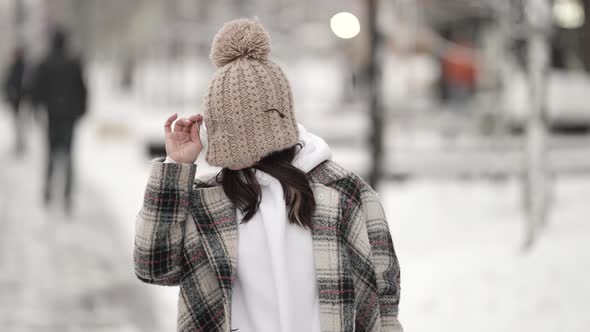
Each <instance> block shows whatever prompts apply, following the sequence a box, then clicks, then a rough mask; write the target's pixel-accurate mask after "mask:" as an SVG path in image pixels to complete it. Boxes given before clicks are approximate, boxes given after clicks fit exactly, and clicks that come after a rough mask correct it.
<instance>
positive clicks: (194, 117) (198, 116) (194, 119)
mask: <svg viewBox="0 0 590 332" xmlns="http://www.w3.org/2000/svg"><path fill="white" fill-rule="evenodd" d="M188 119H189V121H193V122H197V121H199V120H202V119H203V116H202V115H201V114H195V115H192V116H191V117H189V118H188Z"/></svg>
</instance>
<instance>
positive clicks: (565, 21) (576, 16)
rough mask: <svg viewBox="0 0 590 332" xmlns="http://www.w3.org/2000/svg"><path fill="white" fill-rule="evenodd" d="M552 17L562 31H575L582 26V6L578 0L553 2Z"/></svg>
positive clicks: (556, 0) (583, 16)
mask: <svg viewBox="0 0 590 332" xmlns="http://www.w3.org/2000/svg"><path fill="white" fill-rule="evenodd" d="M553 17H554V18H555V22H556V23H557V25H558V26H559V27H561V28H564V29H577V28H580V27H582V26H583V25H584V21H585V20H586V17H585V15H584V5H583V4H582V3H580V1H579V0H555V3H554V4H553Z"/></svg>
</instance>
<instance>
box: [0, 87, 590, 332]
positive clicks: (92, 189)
mask: <svg viewBox="0 0 590 332" xmlns="http://www.w3.org/2000/svg"><path fill="white" fill-rule="evenodd" d="M137 108H138V107H137V105H134V104H133V102H132V101H130V100H125V99H120V98H114V97H113V96H111V97H110V99H109V100H105V99H104V98H94V105H93V113H92V114H91V115H89V116H88V117H87V118H86V119H85V120H84V122H83V123H82V124H81V126H80V128H79V130H78V138H79V140H78V142H77V144H76V153H77V154H76V162H77V169H78V172H77V177H78V178H79V192H80V194H81V197H85V198H82V199H81V201H80V204H79V210H78V214H77V218H78V219H79V220H80V221H79V222H78V223H73V224H67V223H59V224H58V225H59V226H57V229H56V230H55V232H57V234H58V235H56V236H61V237H60V238H59V239H61V240H63V241H61V240H60V241H57V240H55V241H54V240H52V239H51V238H49V239H47V238H45V237H44V236H43V234H45V233H44V230H46V229H47V228H50V229H51V227H48V226H47V223H45V221H44V220H45V219H51V218H52V217H51V215H47V216H45V215H43V211H42V210H41V209H40V207H39V206H38V205H39V199H38V197H36V196H35V195H36V194H35V192H36V191H37V190H38V187H39V183H40V181H41V180H40V171H39V165H41V164H42V156H40V155H41V154H42V152H41V148H40V146H41V142H40V141H41V139H42V136H40V134H39V132H38V130H37V129H35V130H37V134H35V135H33V137H32V139H31V143H30V145H31V146H32V147H33V148H32V149H31V150H30V153H29V155H28V156H27V158H25V159H23V160H20V161H16V160H14V159H12V158H11V156H10V154H9V153H7V151H8V150H9V147H10V144H11V139H12V136H11V128H10V126H9V124H10V122H9V121H8V118H7V113H6V112H3V111H1V110H0V142H2V143H0V144H1V145H0V151H2V152H3V153H2V156H3V158H2V160H3V161H4V163H5V164H6V165H7V166H5V167H4V168H3V171H2V181H3V182H2V189H1V191H0V197H3V198H5V201H6V198H9V203H5V204H4V205H3V206H2V208H3V209H4V210H3V211H6V209H7V211H11V212H9V216H10V217H6V214H2V215H0V216H1V218H2V220H1V222H0V225H2V226H0V227H4V228H3V229H2V230H1V231H0V237H1V242H2V255H0V257H3V258H4V260H3V261H2V262H7V261H8V262H11V263H10V264H12V265H10V266H12V268H11V269H8V268H7V267H6V266H7V265H6V264H7V263H5V264H4V265H0V287H1V288H0V292H1V295H2V296H1V298H2V300H0V313H2V314H0V330H2V331H9V332H13V331H30V330H33V329H35V330H38V329H39V328H40V327H43V326H58V327H59V326H60V325H59V324H58V323H59V319H58V318H57V317H58V314H59V313H56V312H55V311H51V310H50V309H47V308H46V309H43V310H46V311H44V315H41V316H38V315H34V313H35V311H34V310H36V309H35V307H34V305H36V304H37V303H39V301H40V299H44V293H43V292H41V291H40V289H42V288H43V287H41V286H39V284H42V283H43V282H45V286H44V287H45V288H47V287H49V286H47V284H51V287H50V288H53V289H63V290H64V292H63V294H62V295H61V300H62V301H65V302H57V303H58V304H59V303H67V305H64V306H62V307H66V308H67V307H68V306H69V307H70V308H72V310H73V311H72V312H78V311H80V310H81V309H80V308H79V307H77V306H76V305H75V303H76V302H71V301H75V300H76V299H79V297H78V295H77V294H76V293H75V290H76V289H81V290H87V289H107V290H108V289H110V291H105V292H104V293H106V294H111V293H113V292H114V293H117V294H118V293H119V291H117V290H118V289H119V288H117V287H118V286H117V285H121V284H122V285H126V286H125V287H123V288H124V289H128V290H127V292H129V293H125V292H122V294H133V295H130V296H127V295H125V296H119V297H116V296H115V297H112V296H103V297H100V298H101V299H102V300H100V301H98V303H99V305H98V307H95V308H93V309H92V310H91V312H96V313H101V314H100V315H97V316H92V317H96V320H100V321H102V322H108V323H109V324H110V325H108V326H110V327H111V329H108V328H105V329H103V330H100V331H117V332H119V331H135V330H134V329H137V330H142V331H145V329H143V328H140V327H138V325H137V322H136V320H135V318H134V317H136V315H137V310H138V306H139V303H142V305H143V306H145V307H147V308H151V309H149V310H148V309H145V310H146V311H145V312H147V313H148V314H143V315H141V314H140V317H142V319H143V318H149V319H154V321H157V322H159V324H160V325H159V326H160V329H161V331H172V330H174V326H175V325H174V324H175V322H174V321H175V318H176V303H175V301H176V292H177V290H176V289H175V288H164V287H151V286H144V285H140V284H139V281H136V280H135V279H134V276H133V274H132V262H131V249H132V246H133V226H134V219H135V215H136V213H137V212H138V209H139V206H140V204H141V197H142V193H143V189H144V185H145V183H146V180H147V174H148V172H149V157H148V156H147V155H146V154H145V147H144V145H143V144H144V140H143V138H142V137H139V136H138V135H136V133H135V132H134V131H133V130H132V129H133V127H134V126H133V125H134V124H138V123H141V116H140V114H141V113H137V112H134V111H133V110H136V109H137ZM117 124H120V125H121V126H119V127H118V126H117ZM130 128H131V129H130ZM584 148H585V147H584ZM336 150H337V153H336V154H335V160H336V161H337V162H341V163H342V164H344V165H345V166H348V167H351V168H353V169H356V170H362V168H363V167H364V165H363V164H362V163H358V162H357V159H358V156H357V155H356V154H355V152H354V150H351V149H347V148H344V147H336ZM466 162H468V161H466ZM17 165H18V167H17ZM206 171H207V170H206V169H205V168H204V167H200V169H199V172H206ZM19 179H27V181H19ZM29 182H30V183H31V184H28V183H29ZM23 183H24V184H23ZM7 184H11V185H12V186H8V185H7ZM20 187H22V188H20ZM14 188H17V189H14ZM15 190H16V191H15ZM380 194H381V196H382V198H383V201H384V205H385V207H386V212H387V215H388V217H389V220H390V225H391V230H392V233H393V237H394V241H395V244H396V249H397V253H398V256H399V259H400V262H401V266H402V287H403V291H402V305H401V309H400V311H401V316H400V319H401V320H402V322H403V324H404V325H405V328H406V330H407V331H412V332H413V331H418V332H422V331H424V332H430V331H449V332H450V331H453V332H473V331H478V332H479V331H481V332H486V331H490V332H492V331H493V332H497V331H506V332H524V331H534V332H553V331H572V332H585V331H590V316H589V315H588V314H587V313H588V311H589V310H590V304H589V303H588V301H589V300H590V284H588V282H587V280H589V279H590V263H588V262H590V244H588V240H590V223H589V222H588V220H589V216H590V207H589V206H588V204H587V201H588V200H587V197H589V196H590V174H588V175H577V176H574V175H568V176H564V177H558V178H557V183H556V195H555V202H554V210H553V213H552V216H551V222H550V224H549V226H548V227H547V229H546V230H545V232H544V233H543V235H542V236H541V238H540V239H539V242H538V244H537V245H536V246H535V247H534V248H533V249H532V251H531V252H529V253H523V252H522V251H521V250H520V244H521V240H522V229H523V223H522V216H521V214H520V211H521V204H520V186H519V183H518V182H517V181H515V180H512V179H510V178H509V179H508V180H503V181H496V182H491V181H487V180H473V181H458V180H433V179H428V178H422V179H418V180H413V181H407V182H404V183H385V184H384V185H383V186H382V188H380ZM7 204H8V205H7ZM7 206H8V208H7ZM23 211H24V212H23ZM21 212H22V213H24V217H20V214H21ZM49 222H51V220H49ZM5 225H9V226H8V228H6V226H5ZM33 234H34V235H33ZM80 236H81V237H80ZM76 237H80V238H76ZM56 239H57V238H56ZM81 239H85V240H84V241H83V240H81ZM48 243H53V244H52V245H53V246H54V247H52V248H53V249H51V250H52V251H49V252H45V250H44V248H45V246H46V245H47V246H49V245H50V244H48ZM68 248H70V249H71V248H81V249H80V250H85V251H84V252H87V253H88V254H87V258H88V260H87V261H85V260H83V259H80V257H79V256H78V255H77V254H76V255H73V254H72V255H70V254H68V253H69V252H71V250H68ZM11 253H14V255H13V254H11ZM17 254H18V255H17ZM53 254H55V255H53ZM54 257H61V258H59V259H61V260H62V261H64V263H63V264H65V265H64V266H66V268H65V271H68V274H67V277H63V276H61V275H59V274H58V273H57V270H56V268H52V267H51V266H52V264H51V263H50V260H51V259H53V258H54ZM101 261H107V262H109V263H108V264H107V266H110V267H109V268H106V272H105V268H104V267H102V266H101V264H100V263H98V262H101ZM37 266H40V267H41V268H40V269H41V271H43V272H39V274H38V275H36V272H37V270H36V269H35V268H33V267H37ZM47 269H49V272H48V273H47V274H46V276H45V275H43V277H42V275H41V273H44V272H45V271H46V270H47ZM21 270H23V271H28V272H27V273H28V274H26V276H27V277H25V278H23V279H20V278H18V276H19V274H18V273H16V274H15V273H14V271H21ZM11 271H12V273H11ZM101 276H102V277H101ZM134 285H136V286H137V287H139V288H133V287H135V286H134ZM127 287H129V288H127ZM70 288H73V289H74V290H71V289H70ZM97 292H98V293H99V294H103V293H102V292H101V291H97ZM7 294H8V296H11V297H7V296H6V295H7ZM120 297H123V298H125V299H129V298H133V299H137V300H134V301H130V302H124V301H123V302H122V301H120ZM7 299H9V300H7ZM151 299H153V300H151ZM68 301H70V302H68ZM101 301H102V302H101ZM101 303H102V304H101ZM104 303H106V305H105V304H104ZM112 303H116V305H113V304H112ZM101 305H104V307H101ZM108 307H114V308H118V309H116V310H114V312H111V313H110V314H109V313H108V312H107V313H106V314H102V312H105V311H107V309H106V308H108ZM49 308H52V307H49ZM101 310H102V311H101ZM143 310H144V309H141V310H140V311H143ZM52 314H53V316H52ZM156 314H157V316H156ZM77 315H78V316H77V317H82V318H80V320H73V321H72V322H71V324H70V325H69V326H68V329H64V330H68V331H90V330H89V329H88V328H87V327H84V326H83V325H82V323H80V322H82V321H84V319H91V318H88V317H89V316H84V315H85V314H84V313H82V314H80V313H79V314H77ZM33 316H34V318H33ZM38 317H41V318H38ZM103 317H104V318H103ZM34 319H36V321H35V323H34V324H33V323H30V322H32V321H33V320H34ZM55 321H57V322H58V323H55ZM43 324H45V325H43ZM51 324H53V325H51ZM56 324H57V325H56ZM76 324H79V325H78V326H77V327H76ZM105 324H106V323H105ZM117 328H118V329H117ZM56 331H57V330H56Z"/></svg>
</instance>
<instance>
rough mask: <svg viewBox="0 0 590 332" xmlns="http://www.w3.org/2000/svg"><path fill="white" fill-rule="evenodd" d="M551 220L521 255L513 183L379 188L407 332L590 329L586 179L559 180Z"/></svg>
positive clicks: (589, 183) (517, 195)
mask: <svg viewBox="0 0 590 332" xmlns="http://www.w3.org/2000/svg"><path fill="white" fill-rule="evenodd" d="M556 189H557V190H556V191H557V193H556V200H555V202H554V203H555V209H554V210H553V212H552V216H551V220H550V224H549V225H548V227H547V229H546V230H545V231H544V233H543V234H542V235H541V236H540V238H539V242H538V244H537V245H536V246H535V247H534V248H533V249H532V250H531V252H528V253H523V252H522V251H521V250H520V248H519V245H520V243H521V242H522V238H523V235H522V233H523V231H522V230H523V222H522V216H521V214H520V208H521V205H520V186H519V183H517V182H516V181H512V180H511V181H507V182H498V183H492V182H488V181H483V180H482V181H467V182H461V181H451V180H444V181H431V180H430V181H429V180H418V181H414V182H409V183H407V184H387V185H385V186H384V188H383V190H381V196H382V197H383V200H384V203H385V209H386V213H387V216H388V218H389V221H390V226H391V231H392V234H393V237H394V242H395V246H396V249H397V254H398V256H399V259H400V263H401V267H402V304H401V309H400V310H401V316H400V317H401V319H402V322H403V323H404V325H405V328H406V330H407V331H454V332H461V331H465V332H467V331H478V332H485V331H490V332H491V331H494V332H495V331H514V332H523V331H535V332H541V331H547V332H552V331H579V332H582V331H590V316H588V314H587V312H588V310H589V309H590V304H589V303H588V300H589V299H590V285H589V284H588V282H587V280H588V278H590V263H589V262H590V245H589V243H588V240H589V239H590V223H588V217H589V216H590V207H589V206H588V204H587V197H588V195H590V177H588V176H585V177H570V178H559V179H558V182H557V185H556Z"/></svg>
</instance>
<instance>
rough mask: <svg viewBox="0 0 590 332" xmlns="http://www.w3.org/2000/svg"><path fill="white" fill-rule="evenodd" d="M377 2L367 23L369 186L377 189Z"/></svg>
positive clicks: (380, 142) (380, 130) (379, 125)
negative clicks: (369, 130) (369, 125)
mask: <svg viewBox="0 0 590 332" xmlns="http://www.w3.org/2000/svg"><path fill="white" fill-rule="evenodd" d="M377 1H378V0H367V5H368V8H367V23H368V27H369V34H368V35H369V46H368V47H369V52H368V53H369V64H368V68H367V79H368V90H369V100H368V105H369V112H370V114H371V115H370V118H371V127H370V128H371V132H370V134H369V146H370V149H371V161H372V164H371V171H370V173H369V184H370V185H371V186H372V187H374V188H375V187H376V186H377V184H378V183H379V180H380V179H381V178H382V177H383V127H384V124H383V121H384V119H383V108H382V107H381V77H380V73H381V68H380V66H379V54H378V51H379V43H380V37H379V31H378V28H377Z"/></svg>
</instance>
